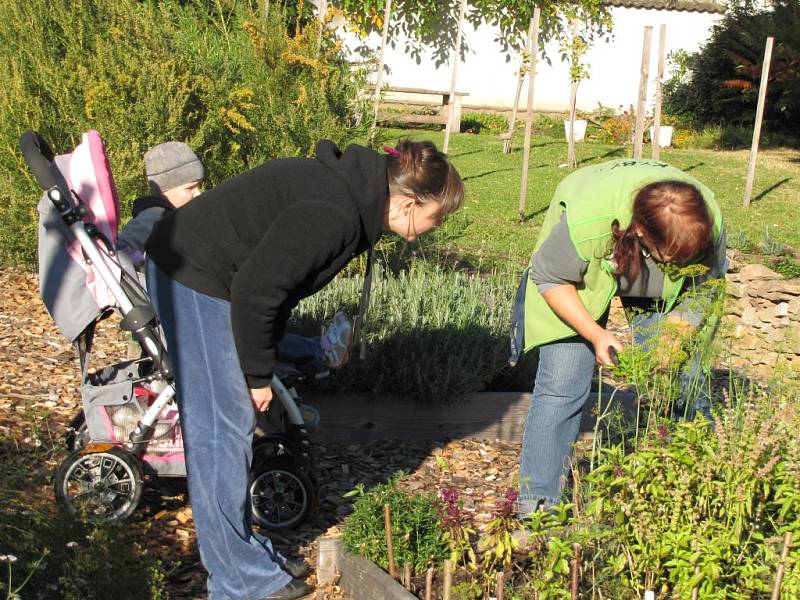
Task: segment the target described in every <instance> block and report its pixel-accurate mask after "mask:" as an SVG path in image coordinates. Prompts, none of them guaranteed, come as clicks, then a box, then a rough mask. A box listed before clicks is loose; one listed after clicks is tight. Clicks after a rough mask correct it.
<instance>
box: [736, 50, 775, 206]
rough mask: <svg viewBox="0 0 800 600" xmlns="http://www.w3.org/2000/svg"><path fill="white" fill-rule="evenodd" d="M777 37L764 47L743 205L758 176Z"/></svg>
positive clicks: (748, 198)
mask: <svg viewBox="0 0 800 600" xmlns="http://www.w3.org/2000/svg"><path fill="white" fill-rule="evenodd" d="M774 41H775V38H773V37H768V38H767V44H766V47H765V48H764V62H763V63H762V65H761V85H759V86H758V106H756V122H755V124H754V125H753V143H752V145H751V146H750V162H749V164H748V165H747V182H746V183H745V186H744V200H743V204H742V205H743V206H744V208H747V207H749V206H750V195H751V194H752V193H753V183H754V182H755V178H756V158H757V157H758V143H759V140H760V139H761V120H762V119H763V118H764V101H765V100H766V98H767V81H768V80H769V63H770V61H771V60H772V44H773V42H774Z"/></svg>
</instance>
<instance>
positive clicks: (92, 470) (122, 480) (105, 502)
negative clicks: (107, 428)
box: [55, 447, 144, 521]
mask: <svg viewBox="0 0 800 600" xmlns="http://www.w3.org/2000/svg"><path fill="white" fill-rule="evenodd" d="M84 452H85V451H83V450H76V451H75V452H73V453H72V454H70V455H69V456H67V458H66V459H64V462H63V463H61V466H60V467H59V468H58V470H57V471H56V478H55V494H56V500H57V501H58V502H60V503H62V504H64V505H66V507H67V508H68V509H69V510H70V511H71V512H73V513H74V514H78V515H86V517H87V518H88V519H89V520H90V521H119V520H122V519H126V518H127V517H129V516H130V515H132V514H133V512H134V511H135V510H136V507H137V506H138V504H139V500H140V499H141V497H142V488H143V487H144V482H143V480H142V468H141V466H139V461H138V460H137V459H136V457H135V456H133V455H132V454H131V453H130V452H126V451H125V450H122V449H121V448H116V447H112V448H109V449H108V450H103V451H100V452H91V451H90V452H85V453H84Z"/></svg>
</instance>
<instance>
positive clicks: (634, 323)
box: [518, 312, 710, 515]
mask: <svg viewBox="0 0 800 600" xmlns="http://www.w3.org/2000/svg"><path fill="white" fill-rule="evenodd" d="M667 316H669V315H668V314H664V313H659V312H646V313H639V314H636V315H635V316H634V317H633V318H632V319H631V329H632V331H633V339H634V343H636V344H646V343H647V342H648V340H651V339H653V337H652V334H653V332H654V331H656V330H657V329H658V327H659V324H660V321H661V320H662V319H665V318H666V317H667ZM603 321H604V320H603ZM699 358H700V357H693V359H692V360H691V361H690V364H689V365H688V367H687V368H686V370H685V371H684V372H683V373H682V374H681V386H682V390H683V393H684V398H683V401H684V402H685V403H687V407H688V408H687V412H689V411H690V410H691V407H692V406H694V405H695V403H696V406H697V408H698V410H700V411H701V412H703V413H704V414H705V415H707V416H710V399H709V398H708V396H707V395H705V394H702V393H701V394H698V390H703V389H704V388H705V385H704V384H703V383H704V376H703V374H702V370H701V368H700V361H699ZM594 371H595V355H594V348H593V347H592V345H591V344H590V343H589V342H587V341H586V340H584V339H583V338H581V337H579V336H575V337H571V338H568V339H565V340H559V341H557V342H552V343H550V344H545V345H544V346H541V347H540V348H539V367H538V370H537V372H536V381H535V383H534V386H533V397H532V398H531V404H530V407H529V408H528V416H527V419H526V421H525V432H524V434H523V437H522V449H521V456H520V467H519V480H520V495H519V500H518V509H519V513H520V514H521V515H525V514H528V513H531V512H533V511H535V510H538V509H540V508H544V509H545V510H547V509H550V508H552V507H553V506H555V505H556V504H559V503H560V502H561V494H562V492H563V490H564V485H565V483H566V481H567V476H568V474H569V466H570V460H571V456H572V446H573V444H574V443H575V440H576V439H577V438H578V430H579V428H580V423H581V413H582V411H583V405H584V404H585V403H586V400H587V399H588V398H589V392H590V388H591V385H592V376H593V374H594ZM691 416H693V413H689V414H687V417H691Z"/></svg>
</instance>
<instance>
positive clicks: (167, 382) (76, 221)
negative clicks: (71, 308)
mask: <svg viewBox="0 0 800 600" xmlns="http://www.w3.org/2000/svg"><path fill="white" fill-rule="evenodd" d="M87 136H89V137H87ZM84 143H93V144H95V148H94V150H95V151H96V150H97V146H98V145H99V149H100V152H101V153H102V159H103V161H105V155H104V153H103V148H102V141H101V140H100V136H99V134H97V132H88V133H87V134H84ZM20 147H21V149H22V152H23V156H24V158H25V161H26V162H27V164H28V166H29V167H30V169H31V171H32V173H33V175H34V177H35V179H36V181H37V183H38V184H39V186H40V187H41V188H42V190H43V191H44V198H46V200H47V201H48V202H49V203H50V204H51V205H52V207H53V208H54V209H55V211H56V212H57V214H58V218H60V221H61V222H62V223H63V225H64V226H65V227H66V229H62V230H61V231H62V233H63V234H65V235H69V236H71V239H74V240H75V241H77V244H78V245H79V248H80V252H81V253H82V255H83V259H84V261H85V265H84V266H82V268H84V270H88V269H87V267H88V268H91V270H92V271H93V272H94V273H95V274H96V276H98V277H99V278H100V279H101V280H102V283H103V284H104V285H105V286H106V288H107V291H108V292H109V293H110V295H111V297H112V298H113V304H110V303H109V305H107V306H99V311H98V316H97V317H96V318H94V319H93V320H91V322H90V323H89V324H88V325H87V326H86V327H85V328H84V329H83V330H82V331H81V332H80V334H79V335H78V336H77V338H76V339H75V340H74V342H75V345H76V347H77V349H78V354H79V358H80V367H81V377H82V382H81V383H82V393H81V395H82V398H83V404H84V410H83V411H82V412H81V414H79V415H78V416H77V417H76V419H75V420H74V421H73V425H72V428H71V430H70V433H69V435H68V440H67V445H68V449H69V450H70V451H71V452H70V454H69V455H68V456H67V458H66V459H65V460H64V461H63V462H62V464H61V465H60V466H59V468H58V470H57V472H56V476H55V493H56V499H57V500H58V501H59V502H61V503H63V504H65V505H66V506H67V508H69V509H70V510H71V511H73V512H75V513H81V514H85V515H86V516H87V517H88V518H89V519H92V520H99V521H114V520H120V519H124V518H127V517H128V516H130V515H131V514H132V513H133V512H134V511H135V510H136V507H137V506H138V503H139V501H140V499H141V495H142V490H143V485H144V474H145V472H146V473H148V474H151V475H161V476H183V475H184V474H185V464H184V463H183V455H182V452H183V448H182V441H180V442H179V444H180V445H179V446H176V447H175V448H174V450H175V452H173V453H172V454H171V455H170V456H167V457H166V459H165V462H170V463H178V464H177V468H176V465H175V464H171V465H168V466H167V467H166V468H161V467H159V464H158V461H157V459H156V460H155V462H154V457H153V456H149V455H148V454H147V450H148V446H149V445H150V444H151V443H152V442H153V440H154V435H155V434H156V431H157V428H158V427H159V425H164V423H165V420H164V418H163V415H164V414H165V410H167V409H171V407H175V408H176V409H177V405H175V404H173V403H174V400H175V396H176V390H175V383H174V380H173V372H172V364H171V362H170V358H169V354H168V352H167V349H166V345H165V344H164V342H163V340H162V337H161V334H160V329H159V325H158V320H157V317H156V314H155V311H154V310H153V308H152V306H151V305H150V303H149V298H148V297H147V293H146V291H145V290H144V288H143V287H142V286H141V285H139V283H138V280H137V278H136V275H135V274H133V275H132V274H131V273H129V272H128V271H127V270H126V268H125V267H124V266H123V265H121V264H120V260H119V256H118V255H117V253H116V250H115V248H114V245H113V243H112V241H111V240H109V239H108V236H107V235H104V234H103V233H102V232H101V231H100V229H99V228H98V226H97V224H96V223H95V222H94V221H93V218H94V215H93V214H92V211H91V209H90V208H89V207H87V206H86V204H85V203H84V201H83V200H82V198H81V197H80V196H79V194H78V193H77V192H76V191H74V190H73V189H71V187H70V185H69V184H68V183H67V180H68V177H67V175H66V174H62V173H61V171H60V170H59V165H58V164H57V163H56V157H55V155H54V154H53V151H52V150H51V148H50V146H49V145H48V144H47V142H46V141H45V140H44V139H43V138H42V137H41V136H40V135H39V134H38V133H36V132H33V131H27V132H25V133H24V134H23V135H22V137H21V139H20ZM106 165H107V163H106ZM109 176H110V173H109ZM110 188H111V193H112V195H113V200H114V203H115V204H116V192H115V190H113V181H111V183H110ZM43 202H44V200H43ZM40 209H41V205H40ZM113 227H114V234H115V233H116V222H114V223H113ZM115 271H116V273H115ZM117 273H118V274H117ZM40 284H41V282H40ZM43 297H44V293H43ZM50 308H51V307H50V306H48V309H50ZM114 311H117V312H118V313H119V314H120V316H121V317H122V322H121V324H120V327H121V328H122V329H123V330H125V331H128V332H130V333H131V334H132V336H133V338H134V339H135V340H136V341H137V342H138V344H139V346H140V347H141V349H142V358H141V359H139V360H136V361H123V362H119V363H117V364H114V365H111V366H109V367H105V368H104V369H102V370H100V371H95V372H94V373H90V372H89V368H88V362H89V355H90V352H91V344H92V339H93V335H94V330H95V326H96V324H97V323H98V322H99V321H100V320H102V319H103V318H105V317H106V316H108V315H110V314H111V313H112V312H114ZM53 312H54V311H52V310H51V313H53ZM54 318H55V315H54ZM62 331H63V330H62ZM65 335H66V334H65ZM68 337H69V336H68ZM279 367H280V368H279V372H281V373H282V375H285V376H286V381H287V383H288V384H289V385H288V386H287V385H285V384H284V383H283V382H282V381H281V379H280V378H279V377H278V376H277V375H276V376H275V377H274V378H273V381H272V389H273V393H274V395H275V396H277V398H278V400H279V403H273V405H275V404H278V405H279V409H280V412H279V414H277V415H276V414H275V413H276V412H278V411H275V410H274V409H273V414H271V415H270V419H271V420H272V421H276V420H277V421H279V425H280V426H282V428H283V432H282V433H268V432H267V431H268V429H269V428H270V427H271V426H274V425H275V423H268V422H267V420H266V416H263V415H261V414H259V415H260V417H261V419H260V421H259V422H258V427H257V429H256V436H255V437H254V442H253V463H252V467H251V472H250V480H249V484H248V485H249V492H250V497H251V506H252V514H253V519H254V521H255V522H256V523H258V524H259V525H261V526H264V527H268V528H273V529H283V528H289V527H294V526H296V525H298V524H299V523H301V522H302V521H304V520H305V518H306V517H307V516H308V514H309V513H310V512H311V508H312V506H313V504H314V502H315V499H316V487H317V486H316V478H315V476H314V473H313V469H312V457H311V444H310V438H309V434H308V429H307V427H306V419H304V415H303V412H301V410H300V408H299V407H298V404H297V400H298V399H299V396H298V394H297V392H296V390H295V389H294V385H295V383H299V382H302V381H304V380H307V379H309V378H312V377H319V376H320V374H321V373H320V371H319V370H318V368H317V365H314V364H310V363H306V364H301V365H287V364H282V365H280V366H279ZM153 383H157V384H158V385H156V386H155V387H156V389H155V390H145V391H144V392H142V393H144V394H145V396H141V395H140V396H136V391H137V389H138V390H139V391H140V392H141V391H142V389H143V388H141V387H140V388H136V387H135V386H136V385H137V384H153ZM87 390H88V391H87ZM100 395H103V396H105V397H106V398H108V397H109V396H111V397H112V399H111V400H110V401H108V400H105V401H104V400H102V399H101V400H99V401H98V404H99V405H100V406H101V407H102V408H104V409H105V408H107V407H109V406H114V405H120V406H122V405H128V404H130V405H132V406H135V407H136V408H137V409H138V410H139V413H141V410H142V408H143V406H142V404H143V402H146V404H147V408H146V410H144V412H143V414H138V415H137V417H138V418H137V420H136V422H135V425H134V426H133V428H132V429H131V430H130V432H129V434H128V435H127V436H126V437H124V439H119V437H118V436H116V435H114V433H113V432H114V427H113V426H112V425H111V419H110V418H106V421H108V427H107V428H106V430H107V431H108V432H110V434H109V435H105V436H94V437H93V436H92V433H93V432H94V433H96V432H97V431H98V430H99V428H98V427H97V426H96V425H95V424H94V423H91V422H89V421H90V419H88V418H87V415H91V416H94V413H91V410H92V408H93V405H92V402H94V401H95V398H96V397H98V396H100ZM115 395H118V398H115ZM153 396H154V397H153ZM304 409H305V412H306V413H307V418H308V416H309V414H310V420H313V418H314V417H315V416H316V417H317V418H318V415H314V412H315V411H313V409H310V408H309V407H304ZM104 414H105V415H106V417H108V415H107V411H106V412H105V413H104ZM174 414H175V415H176V416H175V417H173V418H172V419H170V420H168V422H167V426H168V427H169V428H171V429H170V431H173V432H175V431H177V434H178V435H179V434H180V432H179V428H180V423H179V417H177V410H175V412H174ZM161 429H162V430H163V429H164V427H163V426H162V427H161ZM125 431H126V432H127V430H125ZM97 437H106V438H110V439H96V438H97Z"/></svg>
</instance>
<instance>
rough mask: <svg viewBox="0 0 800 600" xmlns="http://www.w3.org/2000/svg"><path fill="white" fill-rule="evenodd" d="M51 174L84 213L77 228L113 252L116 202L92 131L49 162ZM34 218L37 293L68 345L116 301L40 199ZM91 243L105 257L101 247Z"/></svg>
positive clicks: (101, 149) (97, 138)
mask: <svg viewBox="0 0 800 600" xmlns="http://www.w3.org/2000/svg"><path fill="white" fill-rule="evenodd" d="M51 169H52V170H53V171H57V173H55V174H56V175H57V179H60V180H62V181H64V182H65V183H66V187H67V188H68V189H69V190H71V191H73V192H74V193H75V195H76V196H77V197H78V198H79V199H80V201H81V203H82V205H83V206H84V207H85V208H86V216H85V217H83V223H86V224H89V223H91V224H93V225H94V226H95V227H96V228H97V230H98V231H99V233H101V234H102V235H103V236H104V237H105V238H106V239H107V240H108V241H109V242H110V243H111V245H112V248H113V247H114V246H115V245H116V241H117V224H118V219H119V200H118V198H117V189H116V186H115V185H114V178H113V177H112V175H111V169H110V167H109V164H108V159H107V158H106V154H105V148H104V146H103V140H102V138H101V137H100V134H99V133H98V132H97V131H94V130H91V131H87V132H86V133H84V134H83V136H82V141H81V143H80V144H79V145H78V146H77V147H76V148H75V150H73V151H72V152H71V153H70V154H66V155H61V156H56V157H55V159H54V161H53V163H51ZM39 213H40V221H39V286H40V293H41V295H42V299H43V300H44V302H45V305H46V306H47V308H48V310H49V311H50V314H51V315H52V316H53V320H54V321H55V322H56V325H57V326H58V327H59V329H60V330H61V332H62V333H63V334H64V336H65V337H67V338H68V339H69V340H71V341H72V340H75V339H76V338H77V337H78V335H79V334H80V332H81V331H83V330H84V329H85V328H86V326H87V325H88V324H89V323H90V322H92V321H93V320H94V319H95V318H96V317H97V316H98V315H99V314H100V312H101V311H102V310H103V309H105V308H108V307H112V306H115V304H116V301H115V299H114V296H113V295H112V294H111V291H110V290H109V289H108V286H107V285H106V283H105V282H104V281H103V279H102V278H101V276H100V274H99V273H98V272H97V271H96V269H95V268H94V265H92V264H90V263H88V262H87V261H86V259H85V257H84V254H83V251H82V250H81V246H80V243H79V242H78V240H77V239H76V238H75V236H74V235H73V234H72V232H70V231H69V230H68V229H67V227H66V225H65V224H64V222H63V221H62V220H61V217H60V216H59V215H58V212H57V211H56V210H55V208H54V207H53V205H52V203H51V202H50V200H49V199H48V198H47V197H46V194H45V196H44V197H43V198H42V200H41V201H40V203H39ZM78 225H80V223H79V224H78ZM93 241H94V243H95V244H96V245H97V246H98V247H99V248H100V250H101V252H102V253H103V254H106V252H105V248H104V244H103V242H101V241H99V240H96V239H95V240H93ZM108 265H109V267H110V268H111V271H112V273H113V275H114V277H115V278H116V279H117V281H119V278H120V270H119V268H118V267H117V266H116V265H115V264H114V263H113V262H112V261H108Z"/></svg>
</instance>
